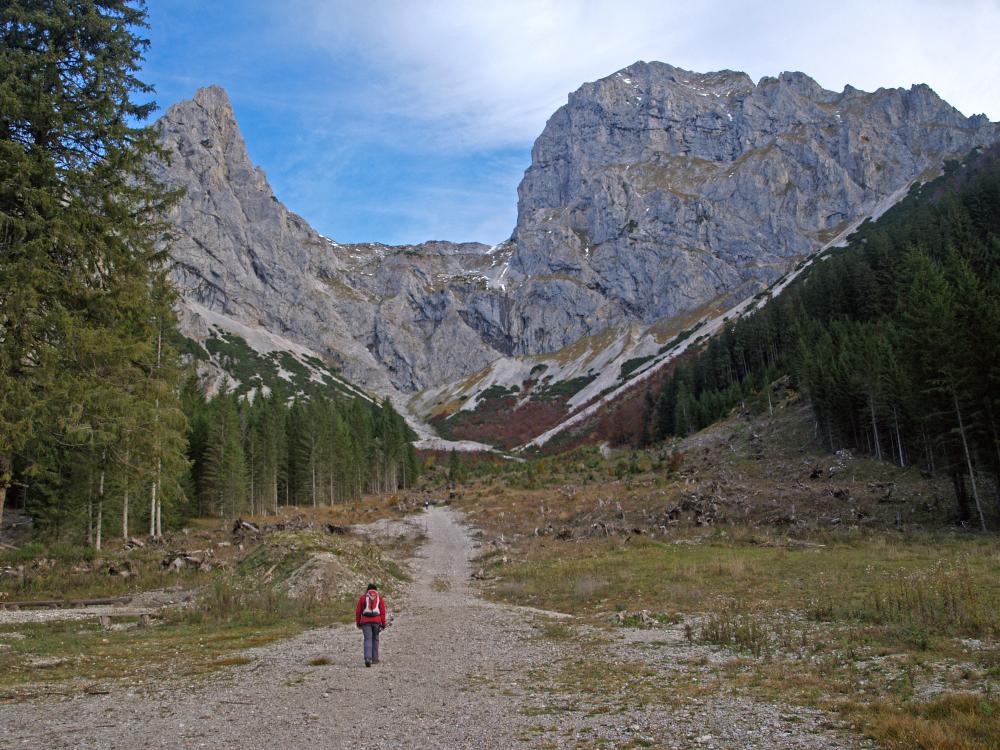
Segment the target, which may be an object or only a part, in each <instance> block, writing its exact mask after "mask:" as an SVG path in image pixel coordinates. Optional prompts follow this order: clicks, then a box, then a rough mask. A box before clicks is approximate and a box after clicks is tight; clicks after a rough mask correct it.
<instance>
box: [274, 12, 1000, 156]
mask: <svg viewBox="0 0 1000 750" xmlns="http://www.w3.org/2000/svg"><path fill="white" fill-rule="evenodd" d="M291 17H292V18H294V19H296V23H297V24H298V26H297V28H296V34H297V35H298V38H299V39H301V40H305V41H306V42H307V43H311V44H312V45H315V46H317V47H319V48H320V49H321V50H323V51H324V52H326V53H327V54H328V57H327V59H328V60H329V62H330V64H331V65H334V64H336V65H344V64H351V61H352V60H353V61H355V62H356V63H360V65H359V72H360V71H364V74H365V75H366V76H367V78H366V79H365V80H363V81H359V82H358V85H359V86H361V87H363V90H362V91H360V92H358V95H359V99H358V101H359V104H360V106H362V107H364V108H366V109H369V110H370V111H369V114H377V113H379V112H382V113H385V114H386V115H389V116H392V117H394V118H395V117H400V116H402V117H405V118H409V119H412V121H413V122H414V123H415V124H416V125H417V126H418V127H420V129H421V133H420V137H421V138H424V139H427V140H428V142H436V145H437V146H438V147H442V146H444V147H449V148H459V149H463V148H491V147H496V146H503V145H511V144H523V143H529V142H531V140H533V139H534V138H535V137H536V136H537V135H538V133H539V132H540V131H541V128H542V127H543V126H544V123H545V120H546V119H547V118H548V116H549V115H551V114H552V112H553V111H554V110H555V109H556V108H557V107H558V106H560V105H561V104H562V103H564V102H565V100H566V95H567V93H568V92H570V91H572V90H574V89H576V88H577V87H579V85H580V84H582V83H583V82H585V81H590V80H595V79H597V78H601V77H604V76H606V75H609V74H611V73H613V72H614V71H616V70H618V69H620V68H622V67H625V66H626V65H628V64H630V63H632V62H634V61H636V60H640V59H644V60H661V61H663V62H669V63H672V64H675V65H679V66H681V67H687V68H690V69H694V70H715V69H719V68H734V69H739V70H745V71H747V72H748V73H749V74H750V75H751V76H753V77H754V78H755V79H756V78H759V77H761V76H763V75H776V74H778V73H779V72H781V71H782V70H802V71H804V72H806V73H808V74H810V75H812V76H813V77H814V78H816V79H817V80H818V81H819V82H820V83H821V84H823V85H825V86H828V87H831V88H836V89H840V88H842V87H843V86H844V85H845V84H847V83H851V84H852V85H855V86H857V87H859V88H866V89H874V88H877V87H879V86H909V85H910V84H911V83H921V82H926V83H928V84H930V85H931V86H932V87H933V88H934V89H935V90H937V92H938V93H939V94H941V96H943V97H944V98H945V99H947V100H948V101H950V102H951V103H952V104H954V105H955V106H957V107H958V108H959V109H960V110H962V111H963V112H965V113H966V114H972V113H974V112H980V111H985V112H987V114H989V115H990V116H991V117H993V118H996V117H998V116H1000V52H998V49H1000V45H997V41H996V40H997V39H998V38H1000V5H998V3H997V2H995V1H987V0H952V1H951V2H945V3H942V2H932V1H931V0H910V1H909V2H906V1H904V0H886V1H884V2H871V1H870V0H866V1H864V2H862V1H860V0H848V1H846V2H824V3H808V2H803V1H801V0H800V1H799V2H793V1H791V0H782V1H781V2H763V1H762V0H756V1H748V2H723V1H722V0H705V1H704V2H700V3H691V2H667V1H665V0H615V1H611V0H578V1H576V2H573V1H571V0H506V1H504V2H494V3H490V4H487V3H480V2H468V1H467V0H440V1H439V2H429V1H424V2H419V1H415V0H384V1H383V2H376V3H367V4H364V5H361V4H358V3H355V2H351V1H350V0H335V1H333V2H329V1H327V2H323V1H322V0H297V2H296V3H295V4H294V5H293V7H292V9H291ZM425 145H427V144H425Z"/></svg>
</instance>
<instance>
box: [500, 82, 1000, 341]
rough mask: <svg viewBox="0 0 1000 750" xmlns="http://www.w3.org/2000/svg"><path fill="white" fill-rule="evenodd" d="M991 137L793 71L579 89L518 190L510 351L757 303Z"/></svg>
mask: <svg viewBox="0 0 1000 750" xmlns="http://www.w3.org/2000/svg"><path fill="white" fill-rule="evenodd" d="M997 135H998V130H997V125H996V124H994V123H990V122H989V121H988V120H987V119H986V118H985V117H984V116H981V115H980V116H977V117H971V118H966V117H964V116H962V114H961V113H959V112H958V111H957V110H956V109H954V108H953V107H951V106H950V105H948V104H947V103H946V102H944V101H942V100H941V99H940V98H939V97H938V96H937V95H936V94H935V93H934V92H933V91H932V90H931V89H930V88H928V87H927V86H924V85H919V86H914V87H912V88H911V89H909V90H904V89H879V90H878V91H876V92H874V93H866V92H863V91H859V90H857V89H854V88H851V87H847V88H845V89H844V91H843V92H840V93H836V92H833V91H827V90H824V89H823V88H821V87H820V86H819V85H818V84H817V83H816V82H815V81H813V80H812V79H811V78H809V77H808V76H806V75H803V74H802V73H783V74H781V76H779V77H778V78H764V79H762V80H761V81H760V82H759V83H758V84H756V85H755V84H754V83H753V81H751V80H750V78H749V77H748V76H747V75H746V74H744V73H736V72H733V71H721V72H717V73H706V74H700V73H693V72H690V71H686V70H682V69H680V68H675V67H672V66H670V65H665V64H663V63H648V64H647V63H636V64H635V65H632V66H630V67H628V68H625V69H624V70H622V71H619V72H618V73H615V74H614V75H611V76H608V77H607V78H603V79H601V80H600V81H597V82H594V83H587V84H584V85H583V86H581V87H580V89H579V90H577V91H576V92H574V93H573V94H571V95H570V97H569V101H568V103H567V104H566V105H564V106H563V107H561V108H560V109H559V110H558V111H557V112H556V113H555V114H554V115H553V116H552V117H551V118H550V119H549V122H548V124H547V125H546V126H545V130H544V131H543V132H542V134H541V136H539V138H538V140H537V141H536V142H535V146H534V149H533V150H532V163H531V167H530V168H529V169H528V171H527V173H526V174H525V177H524V180H523V181H522V182H521V185H520V187H519V188H518V195H519V202H518V221H517V228H516V229H515V231H514V243H515V252H514V255H513V257H512V261H511V270H510V273H509V274H508V278H509V279H510V287H511V288H512V289H513V290H514V295H515V300H516V301H515V303H514V309H515V311H516V314H515V315H513V316H512V318H511V327H510V329H509V331H508V334H509V336H510V339H511V341H512V349H513V350H514V351H515V352H523V353H531V354H536V353H539V352H545V351H552V350H554V349H559V348H561V347H563V346H566V345H568V344H570V343H572V342H573V341H575V340H576V339H578V338H580V337H581V336H584V335H592V334H594V333H597V332H599V331H600V330H602V329H604V328H606V327H608V326H611V325H620V324H623V323H630V322H640V323H645V324H649V323H652V322H654V321H657V320H660V319H662V318H664V317H672V316H676V315H680V314H683V313H685V312H687V311H689V310H691V309H693V308H695V307H698V306H700V305H703V304H706V303H708V302H710V301H711V300H713V299H716V298H717V297H719V296H720V295H724V294H727V293H731V292H734V291H737V290H741V289H746V288H747V287H746V285H747V284H748V283H750V284H756V285H757V288H756V289H754V290H753V291H759V289H760V288H762V287H763V286H764V285H766V284H768V283H771V282H773V281H775V280H776V279H777V278H778V277H780V276H781V275H782V274H784V273H785V272H786V271H788V270H789V269H790V268H791V267H792V266H794V265H795V264H796V263H797V262H798V261H799V260H801V259H802V258H803V257H804V256H806V255H808V254H810V253H812V252H815V251H816V250H818V249H819V248H820V247H821V246H823V245H824V244H826V243H827V242H829V241H830V240H831V239H832V238H833V237H834V236H835V235H837V234H839V233H840V232H841V231H842V230H843V229H844V228H845V227H847V226H848V225H849V224H850V223H851V222H853V221H854V220H856V219H857V218H859V217H861V216H864V215H866V214H868V213H870V212H871V211H872V210H873V209H874V208H875V206H876V205H878V204H879V203H880V202H881V201H883V200H884V199H885V198H886V197H887V196H889V195H891V194H892V193H894V192H895V191H897V190H899V189H900V188H901V187H903V186H905V185H906V184H908V183H909V182H910V181H912V180H914V179H917V178H920V177H921V176H925V177H926V175H927V174H928V173H929V172H936V171H937V170H938V169H939V167H940V165H941V162H942V160H943V159H944V158H946V157H949V156H961V155H964V154H965V153H967V152H968V151H969V150H970V149H971V148H973V147H974V146H981V145H985V144H987V143H991V142H992V141H993V140H995V139H996V138H997ZM751 293H752V292H751ZM742 296H747V295H746V294H745V292H744V293H742Z"/></svg>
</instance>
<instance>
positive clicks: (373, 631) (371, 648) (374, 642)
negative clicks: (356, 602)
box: [361, 622, 382, 661]
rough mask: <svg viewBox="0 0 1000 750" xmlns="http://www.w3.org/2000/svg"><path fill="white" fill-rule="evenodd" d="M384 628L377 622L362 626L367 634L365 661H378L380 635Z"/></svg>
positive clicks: (362, 629)
mask: <svg viewBox="0 0 1000 750" xmlns="http://www.w3.org/2000/svg"><path fill="white" fill-rule="evenodd" d="M381 630H382V626H381V625H380V624H379V623H377V622H366V623H365V624H364V625H362V626H361V632H363V633H364V634H365V661H378V634H379V631H381Z"/></svg>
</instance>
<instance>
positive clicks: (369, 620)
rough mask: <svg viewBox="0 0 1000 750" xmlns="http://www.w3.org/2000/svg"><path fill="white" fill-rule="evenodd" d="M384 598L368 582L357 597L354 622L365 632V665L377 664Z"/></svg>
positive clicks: (383, 628) (372, 584)
mask: <svg viewBox="0 0 1000 750" xmlns="http://www.w3.org/2000/svg"><path fill="white" fill-rule="evenodd" d="M385 610H386V607H385V599H383V598H382V595H381V594H379V592H378V586H376V585H375V584H374V583H369V584H368V590H367V591H365V593H364V594H362V596H361V598H360V599H358V607H357V609H356V610H355V611H354V622H355V623H356V624H357V626H358V627H359V628H361V630H362V632H364V634H365V666H366V667H370V666H371V665H372V664H378V634H379V633H380V632H381V631H383V630H385V614H386V611H385Z"/></svg>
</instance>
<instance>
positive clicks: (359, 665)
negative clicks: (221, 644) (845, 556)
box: [0, 508, 856, 750]
mask: <svg viewBox="0 0 1000 750" xmlns="http://www.w3.org/2000/svg"><path fill="white" fill-rule="evenodd" d="M416 522H417V523H419V524H422V525H424V526H425V528H426V531H427V542H426V543H425V544H424V545H423V547H422V548H421V550H420V554H419V555H418V556H417V557H416V558H415V559H414V560H413V563H412V567H413V573H414V576H413V581H412V583H411V584H410V585H409V586H408V588H407V591H406V593H405V594H404V595H403V596H402V597H400V599H399V601H392V600H390V601H389V606H390V613H393V614H394V615H395V620H394V623H393V625H392V627H391V628H389V629H388V630H387V631H386V632H385V633H384V634H383V636H382V663H381V664H380V665H377V666H375V667H373V668H371V669H366V668H365V667H364V663H363V661H362V654H361V636H360V633H359V631H357V629H355V628H354V627H353V626H352V625H335V626H331V627H329V628H320V629H317V630H312V631H309V632H306V633H303V634H301V635H299V636H297V637H295V638H292V639H289V640H286V641H283V642H280V643H276V644H271V645H268V646H265V647H262V648H259V649H254V650H252V651H249V652H248V655H249V656H250V657H251V658H252V659H253V661H252V662H251V663H250V664H248V665H246V666H239V667H233V668H230V669H227V670H226V671H224V672H221V673H216V674H214V675H211V676H209V677H207V678H201V679H199V680H196V681H192V682H190V683H180V684H173V683H166V684H163V685H162V686H158V687H155V688H148V687H144V688H130V687H129V686H128V685H126V684H124V683H120V684H112V685H111V686H110V688H109V689H110V693H109V694H107V695H90V694H78V695H70V696H53V697H45V698H36V699H33V700H30V701H23V702H16V703H9V704H6V705H3V704H0V747H2V748H102V749H104V748H239V749H240V750H283V749H284V748H327V749H333V748H358V747H363V748H366V750H374V749H376V748H476V749H477V750H486V749H487V748H520V747H524V748H530V747H567V748H568V747H594V746H602V747H619V746H637V745H636V744H635V743H638V744H639V746H654V747H665V748H674V747H676V748H685V747H701V748H705V747H718V748H723V747H734V748H744V747H746V748H750V747H758V746H759V747H762V748H763V747H766V748H774V747H788V748H816V749H820V748H822V749H824V750H825V749H827V748H843V747H853V746H856V743H855V742H854V741H853V740H851V739H850V738H848V737H847V736H846V735H845V734H844V733H843V732H842V731H839V730H836V731H835V730H833V729H831V728H829V724H828V722H826V721H825V720H824V717H823V716H821V715H818V714H813V713H807V712H802V711H801V710H798V711H797V714H798V715H797V716H794V717H792V719H791V720H790V721H788V722H785V721H784V720H783V716H782V710H785V711H787V710H788V709H782V708H781V707H778V706H774V705H770V704H761V703H756V702H754V701H751V700H749V699H747V698H730V697H725V696H717V697H716V698H715V699H714V700H713V699H708V700H704V699H703V700H699V701H698V702H697V704H696V705H691V706H688V707H685V708H681V709H670V708H667V707H665V706H662V705H661V706H647V707H640V708H636V709H627V710H623V711H620V712H616V711H615V710H613V709H612V710H609V709H608V707H604V708H599V707H597V706H587V705H586V704H585V703H582V701H586V700H587V699H586V698H584V697H583V696H574V695H567V694H566V693H565V692H558V691H553V690H551V689H550V687H552V686H553V685H554V684H555V683H551V682H550V677H551V676H552V675H553V674H554V673H555V671H556V670H558V669H559V668H560V665H561V664H565V663H567V662H568V661H572V660H573V659H576V658H579V657H580V656H581V654H582V653H583V652H582V647H581V646H580V645H579V644H577V643H575V642H574V640H573V639H551V638H542V637H539V633H538V626H539V624H540V623H542V622H544V621H545V619H546V618H545V615H544V613H539V612H537V611H532V610H528V609H524V608H518V607H509V606H504V605H498V604H492V603H489V602H486V601H484V600H483V599H481V598H479V597H478V596H477V595H476V593H475V592H474V591H473V590H472V589H471V588H470V585H469V573H470V562H469V561H470V558H471V557H472V555H473V553H474V544H473V542H472V540H471V538H470V536H469V533H468V531H467V530H466V529H465V528H464V527H463V526H462V525H461V524H460V523H459V521H458V519H457V518H456V516H455V515H454V514H453V513H452V512H451V511H449V510H447V509H443V508H432V509H431V510H429V511H427V512H425V513H424V514H423V515H421V516H419V517H417V519H416ZM553 621H554V620H553ZM608 649H609V652H610V653H612V655H613V656H614V658H619V657H622V656H623V655H624V657H625V658H629V657H628V653H629V652H630V651H631V650H632V649H631V648H630V644H629V643H628V642H627V641H625V640H621V639H620V638H619V639H617V640H616V639H614V638H612V640H611V642H610V643H609V644H608ZM316 657H327V658H328V659H329V660H330V664H327V665H323V666H316V667H313V666H309V664H308V662H309V661H310V660H311V659H314V658H316ZM636 658H641V659H645V660H647V661H649V655H648V654H647V655H645V656H642V655H639V656H637V657H636ZM591 709H597V710H591ZM734 719H737V726H735V727H734ZM746 730H750V731H746ZM734 732H735V733H734Z"/></svg>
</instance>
